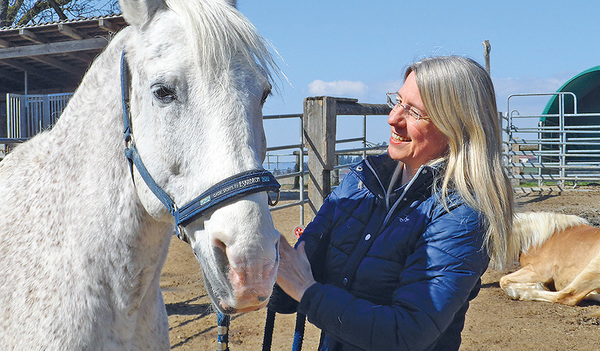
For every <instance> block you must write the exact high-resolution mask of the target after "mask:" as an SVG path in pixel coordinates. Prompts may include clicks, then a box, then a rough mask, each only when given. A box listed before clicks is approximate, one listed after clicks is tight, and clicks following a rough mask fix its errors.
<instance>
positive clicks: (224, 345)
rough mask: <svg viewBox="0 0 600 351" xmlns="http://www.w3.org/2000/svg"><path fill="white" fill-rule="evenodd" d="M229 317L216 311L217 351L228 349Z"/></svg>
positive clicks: (227, 350)
mask: <svg viewBox="0 0 600 351" xmlns="http://www.w3.org/2000/svg"><path fill="white" fill-rule="evenodd" d="M230 320H231V317H229V315H226V314H224V313H221V312H217V351H229V322H230Z"/></svg>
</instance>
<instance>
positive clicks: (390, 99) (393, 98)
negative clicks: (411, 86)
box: [385, 93, 429, 122]
mask: <svg viewBox="0 0 600 351" xmlns="http://www.w3.org/2000/svg"><path fill="white" fill-rule="evenodd" d="M385 96H386V98H387V104H388V106H389V107H390V108H391V109H392V110H395V109H396V108H398V106H400V107H402V109H403V110H404V111H405V112H407V113H408V115H409V116H411V117H412V118H413V119H414V121H415V122H419V120H421V119H429V117H427V116H425V115H423V114H422V113H421V112H420V111H419V110H417V109H416V108H414V107H412V106H410V105H409V104H405V103H404V100H403V99H402V96H400V95H398V93H387V94H385Z"/></svg>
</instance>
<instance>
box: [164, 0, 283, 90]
mask: <svg viewBox="0 0 600 351" xmlns="http://www.w3.org/2000/svg"><path fill="white" fill-rule="evenodd" d="M166 4H167V7H169V8H170V9H171V10H172V11H174V12H175V13H177V14H178V15H179V16H180V17H181V19H182V22H183V23H182V28H184V30H185V31H186V33H185V34H186V36H187V38H188V40H189V42H190V45H192V46H193V47H194V49H195V50H193V52H194V53H196V55H197V57H196V62H198V63H199V64H200V66H201V68H210V69H203V71H204V72H218V71H219V70H217V69H214V68H215V67H222V68H225V67H227V66H229V64H230V63H231V60H232V58H233V57H234V56H235V55H236V54H242V55H243V56H244V58H245V59H246V60H248V62H254V63H255V64H257V65H258V67H260V69H262V70H263V71H264V73H265V74H266V75H267V77H268V78H269V80H270V81H271V82H272V78H273V77H272V72H277V74H279V73H281V71H280V70H279V68H278V66H277V63H276V62H275V60H274V59H273V56H272V55H271V52H270V51H269V49H272V50H274V48H273V47H272V46H271V45H270V44H268V43H267V41H266V40H265V39H264V38H263V37H261V36H260V35H259V34H258V31H257V30H256V27H254V25H253V24H252V23H250V21H248V20H247V19H246V18H245V17H244V16H243V15H241V14H240V13H239V12H238V11H237V10H236V9H235V8H234V7H232V6H231V5H229V4H228V3H227V2H226V1H215V0H199V1H189V0H167V1H166ZM225 23H227V25H224V24H225Z"/></svg>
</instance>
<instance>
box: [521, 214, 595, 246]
mask: <svg viewBox="0 0 600 351" xmlns="http://www.w3.org/2000/svg"><path fill="white" fill-rule="evenodd" d="M584 224H586V225H589V222H588V221H587V220H585V219H583V218H581V217H579V216H575V215H566V214H562V213H555V212H520V213H516V214H515V217H514V219H513V233H512V235H513V236H514V237H516V238H515V239H516V241H517V242H520V247H521V252H527V250H528V249H529V248H532V247H534V248H537V247H539V246H540V245H542V244H543V243H544V242H546V240H548V239H549V238H550V237H551V236H552V235H553V234H554V233H556V232H559V231H563V230H565V229H567V228H570V227H574V226H578V225H584Z"/></svg>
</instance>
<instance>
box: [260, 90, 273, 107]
mask: <svg viewBox="0 0 600 351" xmlns="http://www.w3.org/2000/svg"><path fill="white" fill-rule="evenodd" d="M270 95H271V89H269V90H265V92H264V93H263V96H262V100H261V104H263V105H264V104H265V102H267V98H268V97H269V96H270Z"/></svg>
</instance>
